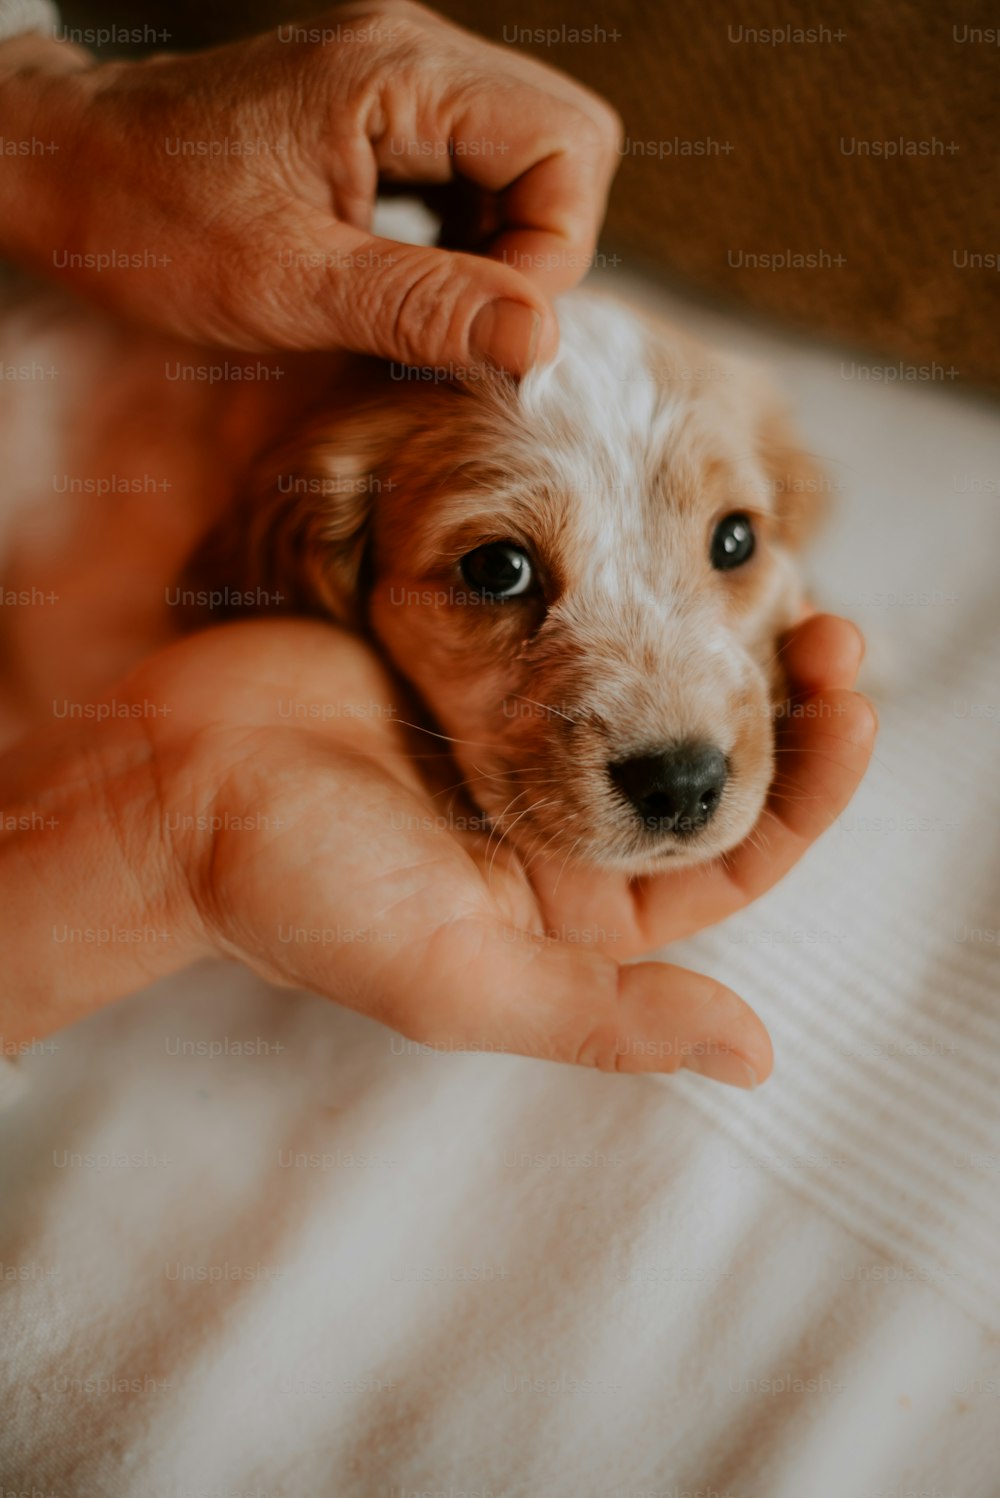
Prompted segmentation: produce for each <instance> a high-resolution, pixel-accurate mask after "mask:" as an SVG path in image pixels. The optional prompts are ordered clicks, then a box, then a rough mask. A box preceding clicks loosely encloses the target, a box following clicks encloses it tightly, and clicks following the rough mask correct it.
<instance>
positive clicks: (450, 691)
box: [265, 296, 815, 873]
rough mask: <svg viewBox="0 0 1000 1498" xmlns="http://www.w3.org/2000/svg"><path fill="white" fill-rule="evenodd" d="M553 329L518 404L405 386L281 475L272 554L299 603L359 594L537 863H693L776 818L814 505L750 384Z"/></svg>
mask: <svg viewBox="0 0 1000 1498" xmlns="http://www.w3.org/2000/svg"><path fill="white" fill-rule="evenodd" d="M561 325H562V330H563V346H562V352H561V354H560V356H559V359H558V360H557V362H556V363H555V364H554V365H553V366H551V367H550V368H547V369H544V370H541V371H538V372H536V373H534V374H532V375H531V376H529V377H528V378H527V379H526V380H524V381H523V382H522V383H521V385H520V386H519V387H517V386H515V385H513V384H512V383H509V382H506V381H504V380H501V379H499V378H496V379H489V380H486V379H483V380H479V381H476V382H469V383H467V384H466V385H464V386H461V387H457V388H452V387H449V388H447V389H445V388H441V387H430V388H429V387H428V385H427V383H426V381H421V380H418V379H414V380H406V381H397V382H394V383H393V384H391V385H389V386H388V387H387V389H386V390H385V392H384V395H383V396H382V397H381V398H376V399H375V400H374V401H368V402H366V403H364V404H363V406H362V408H361V409H360V411H358V412H356V413H355V414H354V416H353V417H350V418H348V419H347V421H346V422H345V425H344V427H343V428H342V429H341V430H339V431H338V429H337V425H336V423H332V422H331V421H330V419H329V418H327V419H326V420H325V422H324V423H320V424H319V426H316V425H314V426H313V428H312V430H311V431H310V432H309V433H308V434H307V436H306V437H305V439H304V440H301V441H300V442H299V444H298V446H297V448H296V447H295V446H294V445H293V447H292V449H291V450H287V449H286V451H285V452H284V453H283V454H282V455H281V456H280V457H279V459H278V471H277V473H276V471H275V468H274V466H273V465H272V468H271V471H270V476H269V478H268V480H267V487H268V489H269V491H270V492H271V493H272V494H273V492H274V491H275V489H280V488H281V487H282V480H284V484H283V486H284V488H285V490H286V495H287V498H286V503H285V506H284V507H283V508H282V507H281V506H280V505H279V507H278V510H279V513H281V514H282V516H283V520H282V525H283V527H284V529H283V535H284V541H283V543H279V544H277V545H275V542H274V535H275V528H274V527H272V529H271V532H270V536H271V541H270V544H271V555H272V558H274V557H275V556H279V557H280V556H283V557H284V559H285V564H286V565H288V563H289V562H292V563H293V565H294V567H295V569H296V571H297V574H298V575H297V579H296V581H297V586H298V591H299V601H300V602H305V603H306V605H307V606H310V607H312V608H316V607H319V608H320V609H326V610H328V611H330V612H333V613H339V614H340V615H341V617H343V616H344V613H345V609H347V608H348V607H350V600H352V599H353V600H354V601H355V606H357V604H356V599H357V593H358V591H359V590H360V591H362V592H363V593H364V598H363V600H362V602H361V605H360V612H361V615H362V616H363V617H364V618H366V619H367V622H368V626H369V628H370V630H371V632H372V633H373V634H374V636H375V637H376V639H377V640H378V641H379V642H380V643H381V645H382V647H383V648H384V649H385V651H386V652H387V653H388V655H389V656H390V657H391V658H392V660H393V661H394V662H395V664H396V666H397V667H398V669H399V670H400V671H401V673H402V674H403V675H404V676H406V677H407V678H408V679H409V681H410V682H411V683H412V684H413V685H414V686H415V687H416V688H417V690H418V691H419V692H420V694H421V696H422V697H423V699H424V700H425V702H426V703H427V705H428V707H429V708H430V709H431V711H432V713H433V715H434V717H435V718H436V720H437V723H438V725H439V726H440V728H441V730H442V731H443V732H444V733H445V734H447V735H448V736H450V738H451V739H452V741H453V742H452V749H453V753H454V757H455V759H456V761H457V763H458V765H459V767H460V769H461V772H462V775H463V777H464V780H465V784H466V787H467V789H468V792H469V794H470V796H471V798H472V799H473V800H474V801H475V802H476V803H477V805H478V806H479V808H480V809H481V810H482V812H484V813H485V814H486V815H487V817H488V818H489V819H490V820H491V821H492V822H493V823H494V825H495V827H496V828H497V830H498V833H499V832H503V833H504V834H505V835H506V836H507V837H508V838H509V839H510V840H511V842H513V843H514V844H515V845H516V846H517V847H518V848H519V849H520V850H521V851H522V852H523V853H525V854H526V855H528V854H532V853H538V854H539V855H541V854H542V851H543V850H547V852H548V853H551V854H553V855H558V856H559V857H560V858H565V857H567V856H570V857H572V858H573V859H575V860H582V861H590V862H595V863H599V864H601V865H603V866H606V867H614V868H618V869H622V870H625V871H628V872H631V873H639V872H646V871H652V870H655V869H658V868H665V867H677V866H678V865H680V864H683V863H693V862H696V861H700V860H704V859H708V858H711V857H713V856H715V855H717V854H720V853H722V852H724V851H725V850H727V849H729V848H732V847H733V846H734V845H735V844H737V843H738V842H740V841H741V840H742V839H743V838H744V837H745V836H746V835H747V833H748V832H749V831H750V829H751V828H752V826H753V824H754V822H755V821H756V819H757V817H758V815H759V814H760V811H761V808H762V805H763V801H764V798H765V795H766V793H767V789H768V786H769V784H770V781H771V778H772V770H773V704H774V702H775V701H776V700H777V697H778V695H779V694H780V691H781V685H782V680H781V671H780V661H779V658H778V656H777V654H776V652H777V650H778V636H779V635H780V634H781V632H782V631H783V630H784V629H786V628H787V627H788V626H789V625H790V624H791V623H792V622H793V621H794V619H795V618H796V617H797V615H798V613H799V612H800V609H801V604H802V596H801V590H800V585H799V582H798V578H797V572H796V567H795V563H794V560H793V545H794V542H795V541H796V539H797V537H796V535H795V531H796V529H797V525H798V522H799V521H800V520H801V518H802V513H803V509H804V507H808V498H809V497H810V496H812V497H814V491H815V483H812V484H810V480H809V479H808V478H807V477H804V475H805V474H806V473H807V469H806V467H805V463H806V460H805V459H804V458H803V457H802V455H801V454H799V453H798V452H797V451H796V450H795V449H794V447H793V446H792V445H791V444H790V443H789V442H788V441H787V440H786V438H785V435H784V432H783V429H782V426H781V421H780V416H778V415H776V413H775V411H774V409H773V401H772V400H771V398H770V396H769V395H768V394H767V393H766V392H762V391H761V389H760V385H759V377H758V376H757V375H756V374H755V372H753V371H750V370H748V369H745V368H743V367H741V366H738V365H736V364H730V363H723V362H722V361H719V360H714V359H710V360H706V355H705V354H704V352H703V351H702V350H700V349H698V348H697V347H696V346H694V345H692V344H691V343H689V342H688V341H687V340H682V339H680V338H678V337H677V336H676V335H673V334H670V333H666V332H664V331H660V330H657V329H655V328H653V327H652V326H651V325H650V324H648V323H647V322H646V321H645V320H640V319H638V318H637V317H636V316H635V315H634V314H630V313H627V312H625V311H624V310H623V309H621V308H619V307H616V306H614V305H613V304H609V303H605V302H603V301H597V300H594V299H591V298H589V297H582V296H581V297H576V298H570V299H567V300H566V301H565V302H564V303H563V304H561ZM397 373H398V371H397ZM352 423H353V426H352ZM348 428H351V429H352V434H348ZM282 470H283V472H282ZM310 486H311V487H310ZM803 496H806V497H807V499H806V504H805V506H804V503H803ZM265 508H266V507H265ZM362 558H364V565H362ZM362 576H364V579H365V580H364V581H363V582H362V581H360V578H361V577H362Z"/></svg>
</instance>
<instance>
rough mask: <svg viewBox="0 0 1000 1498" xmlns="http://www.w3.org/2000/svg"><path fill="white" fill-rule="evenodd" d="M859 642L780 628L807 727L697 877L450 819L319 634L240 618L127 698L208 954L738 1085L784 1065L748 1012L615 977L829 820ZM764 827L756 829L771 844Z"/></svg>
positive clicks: (858, 725)
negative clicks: (581, 855) (577, 855)
mask: <svg viewBox="0 0 1000 1498" xmlns="http://www.w3.org/2000/svg"><path fill="white" fill-rule="evenodd" d="M860 656H861V642H860V638H859V636H858V634H857V631H856V630H855V629H854V627H853V626H852V625H850V624H848V623H846V622H845V621H843V620H839V619H836V618H833V617H831V616H816V617H813V618H812V619H809V620H807V621H806V622H805V623H804V624H801V625H800V626H798V627H797V628H796V630H795V631H794V632H793V633H792V635H791V636H790V637H789V639H788V641H787V643H786V648H785V658H786V660H787V664H788V671H789V677H790V681H791V683H792V691H793V693H794V697H793V699H792V701H793V703H794V706H795V711H790V712H787V713H785V714H784V715H782V716H781V717H780V719H779V725H780V726H779V758H778V763H779V764H780V766H781V770H780V774H779V776H778V778H777V780H776V783H775V788H774V791H773V794H772V798H771V801H770V802H769V804H768V806H767V808H766V810H765V812H764V814H763V823H762V824H761V825H760V826H759V827H758V829H756V830H755V834H754V835H753V836H752V837H751V838H750V839H748V841H747V842H746V843H745V844H743V845H742V846H741V847H740V848H738V849H737V850H735V851H734V852H733V853H732V854H730V855H729V856H728V857H727V858H726V859H725V860H723V861H720V862H719V863H717V864H716V865H714V866H710V867H709V868H708V869H705V868H695V869H693V870H691V871H689V872H684V871H679V872H677V873H674V874H664V875H661V876H655V877H649V878H640V879H628V878H626V877H624V876H620V875H616V874H613V873H604V872H601V871H598V870H588V869H585V868H582V867H577V868H572V867H570V868H565V867H562V860H561V859H558V858H557V859H554V860H553V861H552V862H551V863H550V864H548V865H545V864H536V865H534V866H533V867H532V869H531V870H530V874H526V873H525V871H524V869H523V868H522V867H521V865H520V863H519V861H518V859H517V857H516V855H515V854H514V853H512V852H511V850H510V849H509V848H507V846H506V845H505V844H501V845H500V846H499V847H498V846H497V844H496V842H495V840H494V839H491V838H490V837H489V835H488V834H487V833H486V832H484V831H483V830H481V828H479V827H477V826H476V825H475V816H474V814H471V815H470V817H469V824H468V825H463V823H462V820H461V818H460V817H456V816H455V814H454V811H453V810H452V811H451V812H448V811H447V809H446V802H445V800H443V799H442V792H443V790H444V788H445V787H447V786H448V784H449V783H450V782H451V781H454V778H455V777H454V774H453V773H452V774H450V775H449V763H450V762H449V761H448V760H447V757H446V754H445V752H444V750H443V749H442V747H441V743H440V741H439V740H438V739H436V738H435V737H434V736H433V735H432V734H430V733H428V732H426V731H424V730H422V729H420V728H419V727H414V726H411V725H414V724H417V722H418V716H417V710H416V709H415V708H414V705H413V704H412V703H410V702H408V701H407V697H406V694H405V692H404V690H403V689H402V688H401V686H400V685H399V683H398V682H397V681H396V680H395V679H394V678H393V677H391V676H390V675H389V674H388V673H387V672H386V670H385V668H384V667H383V666H382V664H381V663H380V662H379V661H378V660H377V659H376V657H375V656H374V655H373V654H372V653H371V652H370V651H369V649H368V648H367V646H365V645H364V644H362V643H361V642H360V641H359V640H357V639H356V638H354V637H351V636H349V635H346V634H343V633H341V632H340V631H339V630H336V629H334V628H331V627H330V626H328V625H325V624H318V623H312V622H306V621H288V622H280V623H279V622H271V621H268V622H262V621H256V622H252V623H246V624H238V625H233V626H229V627H227V628H221V629H218V630H213V631H209V632H208V633H206V634H202V635H197V636H193V637H190V638H188V639H185V640H183V641H181V642H179V643H178V644H176V645H174V646H172V647H170V648H169V649H167V650H166V651H165V652H162V653H161V654H159V655H158V656H156V657H153V658H151V659H150V660H147V661H146V662H145V663H144V664H143V665H142V666H141V667H140V668H139V669H138V670H137V671H136V673H134V675H133V677H132V678H131V679H130V682H129V683H127V684H126V688H125V689H124V691H123V690H122V689H119V690H118V692H117V693H116V696H117V697H118V698H119V699H121V698H122V697H123V696H124V697H125V698H126V699H131V700H135V701H142V702H148V701H154V702H162V703H163V704H165V705H167V706H168V708H169V711H167V712H165V713H163V714H161V715H158V716H157V717H156V719H155V721H153V722H150V723H148V724H147V725H145V733H146V735H147V738H148V741H149V745H150V747H151V753H152V769H153V776H152V781H153V782H154V783H155V786H156V799H157V813H156V815H157V819H158V824H159V826H160V828H161V829H162V832H163V837H162V845H163V851H162V855H161V856H162V858H165V859H167V860H168V861H169V865H170V867H171V868H173V869H174V870H175V871H180V879H181V882H182V883H183V885H184V887H185V889H186V890H187V891H188V892H189V895H190V899H191V900H192V901H193V902H194V908H195V912H196V924H197V927H198V929H199V931H200V932H201V939H202V941H203V944H204V950H206V951H215V952H223V953H226V954H229V955H231V956H233V957H236V958H239V959H240V960H242V961H244V962H246V963H247V964H248V965H249V966H251V967H252V968H254V969H255V970H256V971H258V972H259V973H262V974H263V975H265V976H266V977H268V978H269V979H272V980H275V981H278V982H280V983H285V984H291V985H295V986H303V987H306V988H310V989H313V990H315V991H316V992H318V993H321V994H325V995H328V996H329V997H330V998H332V999H336V1000H338V1001H340V1002H341V1003H344V1004H347V1005H349V1006H351V1007H353V1008H355V1009H359V1010H363V1011H365V1012H366V1013H369V1014H371V1015H373V1016H375V1017H377V1018H378V1019H380V1020H383V1021H384V1022H385V1023H386V1024H388V1025H390V1026H392V1027H393V1028H395V1029H396V1030H399V1031H401V1032H402V1033H403V1034H404V1035H407V1036H409V1037H410V1038H412V1039H415V1040H418V1041H421V1042H423V1043H425V1044H428V1045H432V1046H436V1047H443V1048H452V1049H457V1050H460V1049H477V1050H479V1049H482V1050H498V1051H504V1050H506V1051H512V1052H519V1053H523V1054H527V1055H532V1056H540V1057H547V1058H550V1059H554V1060H559V1061H567V1062H578V1063H581V1064H585V1065H590V1066H596V1067H599V1068H602V1069H606V1070H618V1071H627V1072H640V1071H659V1072H671V1071H675V1070H677V1069H678V1068H679V1067H681V1066H686V1067H688V1068H689V1069H691V1070H695V1071H699V1072H702V1073H703V1074H706V1075H709V1076H712V1077H715V1078H716V1079H718V1080H720V1081H725V1082H730V1083H734V1084H735V1085H738V1086H752V1085H754V1084H755V1082H757V1081H761V1080H763V1079H764V1078H765V1077H766V1076H767V1075H768V1073H769V1071H770V1069H771V1064H772V1058H771V1048H770V1042H769V1040H768V1038H767V1034H766V1031H765V1030H764V1028H763V1026H762V1024H761V1022H760V1020H759V1019H758V1018H757V1017H756V1015H754V1013H753V1012H752V1011H751V1010H750V1009H749V1007H748V1006H747V1005H746V1004H745V1003H744V1002H743V1001H742V1000H741V999H740V998H738V997H737V996H736V995H735V994H733V993H732V992H730V991H729V990H728V989H726V988H724V987H723V986H722V985H721V984H719V983H717V982H716V981H715V980H713V979H712V978H709V977H705V976H702V975H700V974H697V973H693V972H689V971H687V970H684V969H681V968H677V967H673V966H669V965H666V964H663V963H660V962H642V963H638V964H629V965H623V963H624V962H625V959H627V958H630V957H633V956H636V955H638V954H641V953H643V952H648V951H650V950H652V949H653V948H655V947H658V946H660V945H662V944H663V943H665V942H669V941H671V940H673V939H675V938H677V937H679V936H681V935H683V934H685V933H688V932H691V931H694V930H697V929H699V928H701V927H703V926H707V925H710V924H712V923H713V922H716V921H719V920H721V919H723V918H724V917H725V916H727V915H729V914H730V913H732V912H733V911H735V910H738V909H739V908H740V907H741V906H743V905H745V904H747V903H748V902H749V901H751V900H753V899H754V898H755V897H756V896H757V895H759V894H761V893H762V892H763V891H764V890H765V889H767V888H768V887H769V886H770V885H772V884H773V883H774V882H775V881H776V880H777V879H779V878H780V877H781V876H782V875H783V874H784V873H785V872H786V871H787V870H788V869H789V868H790V867H791V865H792V864H793V863H794V862H795V861H796V860H797V859H798V858H799V857H800V856H801V854H802V853H803V852H804V851H805V849H806V848H807V847H808V846H809V845H810V844H811V843H812V842H813V841H814V840H815V839H816V838H817V837H818V836H819V834H820V833H821V832H822V831H823V830H824V828H825V827H826V826H827V825H828V824H829V823H830V822H831V821H832V820H833V818H835V817H836V816H837V814H838V813H839V812H840V811H841V809H842V808H843V807H844V805H845V804H846V803H847V801H848V800H849V798H850V796H851V795H852V793H853V791H854V789H855V787H856V785H857V783H858V781H859V779H860V777H861V775H862V773H863V771H864V769H865V766H866V764H867V761H868V757H869V754H870V751H871V746H872V741H873V736H874V719H873V713H872V710H871V708H870V706H869V705H868V703H867V702H866V700H865V699H864V698H863V697H861V696H859V695H858V694H856V693H855V692H853V691H852V690H851V687H852V684H853V681H854V677H855V674H856V671H857V667H858V664H859V661H860ZM761 832H763V834H764V835H763V836H761V835H760V833H761Z"/></svg>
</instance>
